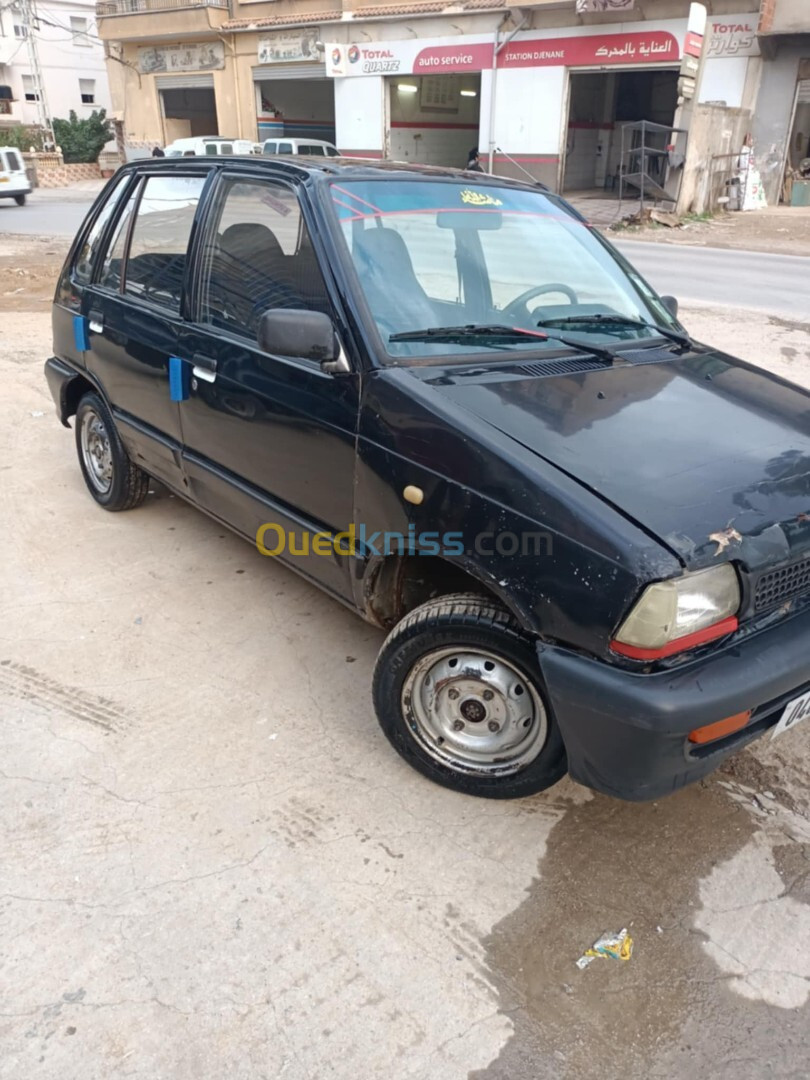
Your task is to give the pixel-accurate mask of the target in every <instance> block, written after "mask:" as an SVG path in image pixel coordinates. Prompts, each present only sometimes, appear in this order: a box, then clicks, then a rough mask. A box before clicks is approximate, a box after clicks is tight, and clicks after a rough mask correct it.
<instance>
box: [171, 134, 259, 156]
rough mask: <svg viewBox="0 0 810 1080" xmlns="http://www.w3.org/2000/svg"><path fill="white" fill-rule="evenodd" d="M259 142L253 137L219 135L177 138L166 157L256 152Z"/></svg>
mask: <svg viewBox="0 0 810 1080" xmlns="http://www.w3.org/2000/svg"><path fill="white" fill-rule="evenodd" d="M257 147H258V143H255V142H253V141H252V140H251V139H226V138H223V137H222V136H219V135H216V136H214V135H210V136H203V137H201V138H190V139H175V140H174V142H173V143H169V145H168V146H167V147H166V148H165V150H164V153H165V154H166V157H197V156H200V157H216V156H217V155H218V154H255V153H256V152H257Z"/></svg>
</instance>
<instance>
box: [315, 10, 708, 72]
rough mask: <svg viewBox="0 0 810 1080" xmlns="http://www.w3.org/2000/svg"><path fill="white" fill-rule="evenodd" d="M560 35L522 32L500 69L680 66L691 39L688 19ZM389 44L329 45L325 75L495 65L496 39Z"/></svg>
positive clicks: (501, 57)
mask: <svg viewBox="0 0 810 1080" xmlns="http://www.w3.org/2000/svg"><path fill="white" fill-rule="evenodd" d="M558 34H559V31H556V32H555V31H545V32H543V31H533V32H528V33H525V34H518V35H517V36H516V37H515V39H514V40H513V41H511V42H510V43H509V44H508V45H507V46H506V48H505V49H503V51H502V52H501V53H500V55H499V56H498V68H499V69H510V68H534V67H597V68H598V67H604V66H607V65H610V66H614V65H617V64H635V65H645V66H647V65H650V64H667V65H670V66H674V65H677V64H678V63H679V62H680V60H681V57H682V54H683V50H684V44H685V42H686V38H687V21H686V20H685V19H683V20H673V21H670V22H666V23H655V22H649V23H641V24H630V25H628V26H627V27H624V26H622V27H619V29H618V30H617V31H616V32H614V33H610V34H605V33H603V32H602V28H601V27H582V28H580V30H579V32H578V33H577V34H576V36H574V35H571V36H565V37H561V36H558ZM446 40H447V39H446V38H445V39H434V40H432V41H431V40H423V41H418V40H413V39H412V40H409V41H385V42H380V43H379V44H376V43H375V44H368V45H354V44H352V45H340V44H330V45H327V46H326V73H327V75H331V76H332V77H333V78H335V77H336V78H343V77H347V76H362V75H378V76H379V75H438V74H455V73H458V72H464V71H484V70H486V69H487V68H491V67H492V38H491V37H483V36H473V35H471V36H469V37H465V38H463V39H461V40H459V41H458V42H457V43H455V44H452V45H448V44H446V43H444V42H446Z"/></svg>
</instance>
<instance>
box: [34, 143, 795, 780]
mask: <svg viewBox="0 0 810 1080" xmlns="http://www.w3.org/2000/svg"><path fill="white" fill-rule="evenodd" d="M53 331H54V354H55V355H54V357H53V358H51V359H49V360H48V361H47V363H46V365H45V368H46V376H47V379H48V382H49V384H50V387H51V390H52V392H53V396H54V399H55V401H56V407H57V413H58V415H59V417H60V418H61V420H62V422H63V423H64V424H65V425H67V424H68V419H69V418H70V417H75V431H76V445H77V449H78V457H79V464H80V466H81V469H82V472H83V474H84V479H85V481H86V484H87V487H88V489H89V491H90V494H91V495H92V496H93V498H94V499H95V500H96V502H97V503H99V504H100V505H101V506H103V507H105V508H106V509H108V510H127V509H131V508H134V507H136V506H138V505H139V504H140V503H141V502H142V501H143V499H144V497H145V495H146V492H147V488H148V486H149V483H150V478H151V477H154V478H155V479H157V480H159V481H161V482H162V483H163V484H165V485H166V486H167V487H169V488H170V489H171V490H172V491H174V492H176V493H178V494H180V495H182V496H184V497H185V498H186V499H188V500H189V501H191V502H192V503H194V505H196V506H198V507H199V508H200V509H202V510H204V511H205V512H206V513H208V514H210V515H211V516H212V517H214V518H216V519H217V520H218V521H221V522H223V523H225V524H227V525H229V526H230V527H231V528H232V529H234V530H235V531H236V532H238V533H240V534H241V535H242V536H244V537H245V538H246V539H248V540H250V541H252V542H254V543H256V544H257V546H258V549H259V551H260V552H262V553H263V554H265V555H271V556H275V557H277V558H279V559H281V560H283V561H284V562H285V563H287V564H288V565H289V566H290V567H291V568H292V569H294V570H296V571H298V572H299V573H300V574H302V575H304V576H305V577H306V578H308V579H309V580H310V581H313V582H315V583H316V584H318V585H320V586H321V587H322V588H323V589H325V590H326V591H327V592H329V593H330V594H332V595H333V596H334V597H335V598H336V599H338V600H341V601H342V602H343V603H345V604H348V605H349V606H350V607H352V608H353V609H355V610H356V611H357V612H359V613H360V614H361V615H362V616H363V617H364V618H366V619H368V620H370V621H371V622H373V623H375V624H376V625H378V626H380V627H383V628H385V629H387V630H389V631H390V633H389V636H388V638H387V640H386V641H385V644H384V645H383V647H382V651H381V653H380V657H379V660H378V663H377V667H376V670H375V673H374V682H373V696H374V704H375V707H376V711H377V715H378V717H379V721H380V724H381V725H382V727H383V730H384V731H385V734H386V735H387V736H388V738H389V739H390V741H391V742H392V744H393V745H394V747H395V748H396V749H397V750H398V751H399V753H400V754H402V756H403V757H404V758H405V759H406V760H407V761H409V762H410V763H411V764H412V765H413V766H414V767H415V768H417V769H419V770H420V771H421V772H423V773H424V774H426V775H427V776H429V777H430V778H432V779H433V780H435V781H437V782H439V783H441V784H445V785H447V786H448V787H451V788H455V789H457V790H459V791H463V792H468V793H472V794H476V795H483V796H490V797H501V798H507V797H516V796H523V795H530V794H532V793H533V792H537V791H541V790H542V789H544V788H546V787H548V786H549V785H551V784H553V783H554V782H555V781H556V780H558V779H559V778H560V777H561V776H562V775H563V774H564V773H565V772H566V771H568V772H570V774H571V775H572V776H573V777H574V779H576V780H578V781H580V782H582V783H584V784H587V785H589V786H591V787H593V788H596V789H597V790H600V791H604V792H608V793H610V794H613V795H617V796H620V797H623V798H629V799H646V798H653V797H657V796H660V795H662V794H664V793H666V792H668V791H671V790H673V789H675V788H678V787H679V786H681V785H683V784H686V783H688V782H690V781H692V780H695V779H696V778H698V777H701V776H704V775H705V774H707V773H708V772H710V771H711V770H712V769H714V768H715V767H716V766H717V764H718V763H719V762H720V761H722V760H723V758H724V757H726V756H727V755H728V754H730V753H732V752H733V751H735V750H737V749H738V748H740V747H742V746H744V745H745V744H746V743H748V742H750V741H751V740H752V739H755V738H757V737H758V736H761V735H763V733H765V732H769V733H771V734H773V735H776V734H781V733H782V732H783V731H785V730H787V729H788V728H791V727H793V726H795V725H796V724H797V723H798V722H799V721H800V720H801V719H803V718H804V717H806V716H807V715H808V714H809V713H810V395H808V394H807V393H805V392H803V391H802V390H800V389H798V388H796V387H795V386H792V385H790V384H788V383H786V382H784V381H782V380H780V379H778V378H776V377H775V376H773V375H769V374H767V373H765V372H763V371H760V370H758V369H756V368H754V367H752V366H750V365H748V364H746V363H743V362H741V361H739V360H736V359H734V358H733V357H730V356H727V355H723V354H722V353H719V352H717V351H716V350H714V349H710V348H706V347H704V346H701V345H698V344H696V343H694V342H693V341H692V340H691V339H690V338H689V337H688V336H687V334H686V332H685V331H684V329H683V327H682V326H681V325H680V324H679V323H678V321H677V317H676V305H675V303H674V301H672V300H671V299H664V300H662V299H661V298H659V297H658V296H657V295H656V294H655V293H654V292H653V290H652V289H651V288H650V287H649V286H648V285H647V284H646V283H645V282H644V281H643V280H642V278H641V277H639V275H638V274H637V273H636V272H635V271H634V270H633V268H632V267H631V266H630V265H629V264H628V263H627V262H626V261H625V260H624V259H623V258H622V257H621V255H619V254H618V253H617V252H616V251H615V250H614V249H613V248H612V247H611V246H610V244H609V243H607V242H606V241H605V240H604V239H603V238H602V237H601V236H600V235H599V234H598V233H596V232H595V231H594V230H592V229H591V228H590V227H589V226H588V225H587V223H586V222H585V221H584V220H583V219H582V218H581V217H580V215H579V214H577V213H576V211H574V210H573V209H572V208H571V207H570V206H568V205H567V204H566V203H565V202H564V201H563V200H562V199H560V198H558V197H557V196H555V195H553V194H551V193H549V192H547V191H545V190H543V189H541V188H539V187H532V186H530V185H527V184H522V183H518V182H513V181H508V180H501V179H498V178H495V177H492V176H487V175H482V174H480V173H476V174H471V173H459V172H455V171H450V170H438V169H427V168H407V167H404V166H399V165H390V164H382V165H371V164H366V163H362V162H357V161H355V162H351V161H348V160H344V161H324V162H318V163H313V162H312V161H311V160H308V161H306V163H304V162H303V161H295V160H293V159H290V160H286V161H285V160H283V159H267V158H265V159H260V158H243V159H239V158H231V159H227V158H217V159H215V160H200V159H181V160H178V161H168V160H165V159H164V160H154V161H148V162H138V163H134V164H132V165H128V166H125V167H124V168H122V169H121V170H120V171H119V172H118V174H117V175H116V176H115V178H114V179H113V180H112V181H111V182H110V183H109V184H108V186H107V187H106V189H105V190H104V192H103V193H102V195H101V196H100V197H99V199H98V201H97V202H96V204H95V205H94V206H93V208H92V210H91V211H90V214H89V215H88V217H87V220H86V221H85V223H84V225H83V226H82V228H81V230H80V231H79V234H78V236H77V237H76V239H75V242H74V244H73V246H72V249H71V251H70V254H69V256H68V259H67V262H66V264H65V267H64V270H63V272H62V275H61V278H60V281H59V284H58V288H57V292H56V298H55V302H54V308H53ZM808 728H810V725H808Z"/></svg>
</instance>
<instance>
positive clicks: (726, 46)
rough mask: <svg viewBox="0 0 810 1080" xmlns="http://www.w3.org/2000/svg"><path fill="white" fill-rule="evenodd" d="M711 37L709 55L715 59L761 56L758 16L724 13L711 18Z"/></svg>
mask: <svg viewBox="0 0 810 1080" xmlns="http://www.w3.org/2000/svg"><path fill="white" fill-rule="evenodd" d="M709 27H710V31H711V37H710V38H709V51H708V53H707V55H708V56H709V57H711V58H713V59H717V58H720V57H723V58H725V57H730V56H759V51H760V50H759V42H758V41H757V18H756V15H752V14H751V13H750V12H749V13H748V14H747V15H723V16H722V17H720V16H718V17H717V18H715V19H711V20H710V23H709Z"/></svg>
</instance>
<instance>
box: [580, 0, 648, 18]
mask: <svg viewBox="0 0 810 1080" xmlns="http://www.w3.org/2000/svg"><path fill="white" fill-rule="evenodd" d="M634 6H635V0H577V15H587V14H588V13H589V12H591V11H630V10H631V9H632V8H633V7H634Z"/></svg>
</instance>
